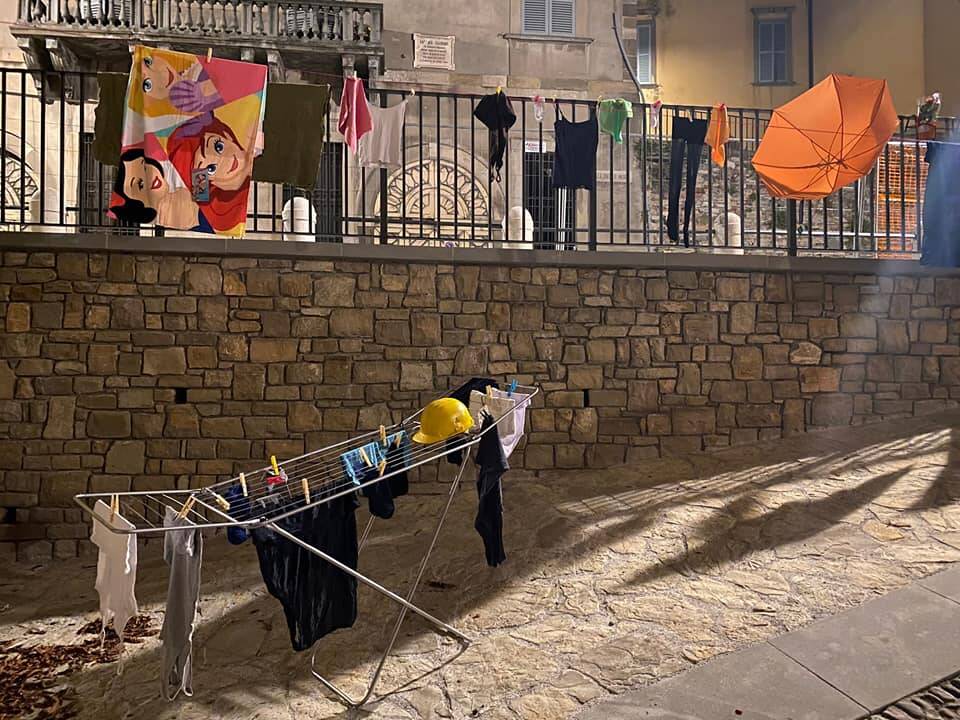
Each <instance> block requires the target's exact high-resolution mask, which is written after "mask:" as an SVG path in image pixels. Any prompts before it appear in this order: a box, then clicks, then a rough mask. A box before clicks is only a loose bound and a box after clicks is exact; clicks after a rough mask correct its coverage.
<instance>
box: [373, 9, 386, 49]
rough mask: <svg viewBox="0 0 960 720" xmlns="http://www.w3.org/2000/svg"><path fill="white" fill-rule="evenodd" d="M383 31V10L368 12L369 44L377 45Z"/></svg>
mask: <svg viewBox="0 0 960 720" xmlns="http://www.w3.org/2000/svg"><path fill="white" fill-rule="evenodd" d="M382 30H383V9H382V8H380V7H376V8H374V9H373V10H371V11H370V42H371V43H373V44H374V45H379V44H380V42H381V31H382Z"/></svg>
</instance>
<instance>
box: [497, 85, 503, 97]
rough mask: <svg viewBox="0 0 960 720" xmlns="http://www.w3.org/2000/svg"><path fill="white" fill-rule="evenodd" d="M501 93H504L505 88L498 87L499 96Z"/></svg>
mask: <svg viewBox="0 0 960 720" xmlns="http://www.w3.org/2000/svg"><path fill="white" fill-rule="evenodd" d="M501 93H503V88H502V87H500V86H499V85H497V95H500V94H501Z"/></svg>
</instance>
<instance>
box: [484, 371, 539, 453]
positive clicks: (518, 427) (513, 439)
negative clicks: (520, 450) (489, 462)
mask: <svg viewBox="0 0 960 720" xmlns="http://www.w3.org/2000/svg"><path fill="white" fill-rule="evenodd" d="M490 392H491V393H492V394H493V397H494V398H510V399H512V400H513V401H514V403H516V407H515V408H514V410H513V432H512V433H510V434H507V433H506V432H505V431H501V432H500V444H501V445H502V446H503V454H504V455H505V456H506V457H510V455H511V453H513V451H514V450H515V449H516V447H517V445H519V444H520V438H522V437H523V429H524V424H525V422H526V419H527V406H528V405H529V404H530V401H529V398H530V396H529V395H523V394H521V393H518V392H517V391H516V390H514V391H513V394H512V395H511V394H509V393H507V392H506V391H505V390H498V389H497V388H493V389H492V390H491V391H490Z"/></svg>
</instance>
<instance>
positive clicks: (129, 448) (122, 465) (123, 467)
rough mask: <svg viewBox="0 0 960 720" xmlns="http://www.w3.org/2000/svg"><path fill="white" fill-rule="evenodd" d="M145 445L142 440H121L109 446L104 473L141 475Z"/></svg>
mask: <svg viewBox="0 0 960 720" xmlns="http://www.w3.org/2000/svg"><path fill="white" fill-rule="evenodd" d="M145 455H146V443H144V441H143V440H123V441H120V442H115V443H112V444H111V445H110V449H109V450H108V451H107V460H106V465H105V467H104V469H105V472H108V473H117V474H121V475H139V474H141V473H143V467H144V463H145Z"/></svg>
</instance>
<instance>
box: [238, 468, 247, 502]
mask: <svg viewBox="0 0 960 720" xmlns="http://www.w3.org/2000/svg"><path fill="white" fill-rule="evenodd" d="M240 489H241V490H243V496H244V497H247V476H246V475H244V474H243V473H240Z"/></svg>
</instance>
